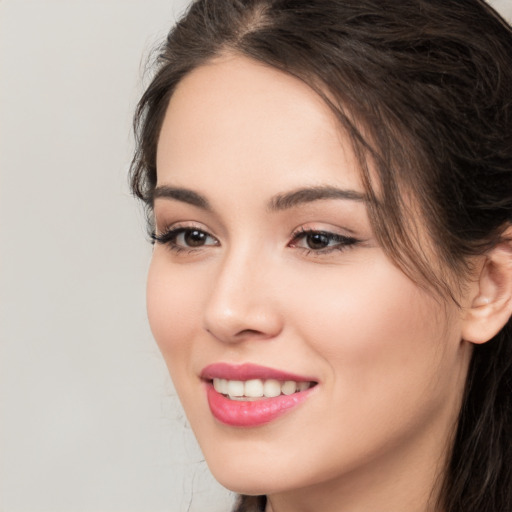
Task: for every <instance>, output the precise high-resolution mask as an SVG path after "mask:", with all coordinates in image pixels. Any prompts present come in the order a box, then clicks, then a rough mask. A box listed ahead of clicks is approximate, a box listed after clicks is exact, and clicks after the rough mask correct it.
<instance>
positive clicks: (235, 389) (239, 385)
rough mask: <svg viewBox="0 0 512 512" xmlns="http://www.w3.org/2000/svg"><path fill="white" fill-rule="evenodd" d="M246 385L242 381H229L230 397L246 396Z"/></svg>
mask: <svg viewBox="0 0 512 512" xmlns="http://www.w3.org/2000/svg"><path fill="white" fill-rule="evenodd" d="M244 388H245V386H244V383H243V382H242V381H241V380H228V393H227V394H228V395H229V396H244V391H245V390H244Z"/></svg>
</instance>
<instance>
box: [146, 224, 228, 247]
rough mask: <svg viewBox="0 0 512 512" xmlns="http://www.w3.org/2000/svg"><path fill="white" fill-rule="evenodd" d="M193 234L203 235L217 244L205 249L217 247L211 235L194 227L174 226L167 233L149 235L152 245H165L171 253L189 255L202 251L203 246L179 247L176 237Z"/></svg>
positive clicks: (207, 245)
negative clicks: (186, 253) (187, 253)
mask: <svg viewBox="0 0 512 512" xmlns="http://www.w3.org/2000/svg"><path fill="white" fill-rule="evenodd" d="M194 232H196V233H198V234H201V235H205V236H206V237H209V238H212V239H213V240H215V241H216V242H217V243H215V244H206V247H209V246H215V245H218V241H217V239H216V238H214V237H213V236H212V235H210V234H209V233H208V232H206V231H205V230H203V229H200V228H196V227H194V226H186V227H185V226H176V227H174V228H170V229H168V230H167V231H164V232H163V233H160V234H158V235H157V234H156V233H155V232H153V233H151V240H152V243H157V244H161V245H166V246H167V247H168V248H169V249H170V250H171V251H174V252H177V253H179V252H183V251H186V252H189V253H191V252H194V251H197V250H200V249H202V248H203V247H205V245H200V246H198V247H190V246H184V245H180V244H178V243H176V239H177V238H178V236H180V235H182V234H187V233H189V234H190V233H194Z"/></svg>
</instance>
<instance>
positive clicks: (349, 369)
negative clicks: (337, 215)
mask: <svg viewBox="0 0 512 512" xmlns="http://www.w3.org/2000/svg"><path fill="white" fill-rule="evenodd" d="M350 270H351V271H350V272H348V271H347V272H340V273H339V276H337V275H336V274H335V273H331V275H330V276H329V279H327V277H325V278H323V277H322V275H320V274H318V275H317V276H315V278H316V279H315V286H312V285H311V284H312V283H309V286H306V287H305V288H304V290H303V291H302V292H301V291H300V290H295V292H296V293H294V294H293V296H292V294H290V297H289V299H288V301H289V305H290V307H292V308H293V309H294V313H293V316H295V318H297V319H300V329H301V337H302V338H303V339H305V340H308V343H309V344H310V347H311V349H312V350H313V351H315V352H316V353H317V355H319V356H320V357H321V358H322V359H323V360H324V361H325V362H326V363H327V365H326V366H327V367H328V368H329V377H330V379H329V382H332V386H333V388H334V389H336V390H339V392H340V398H341V399H342V400H343V401H345V402H346V403H349V402H351V401H352V400H356V401H357V402H358V404H359V405H362V403H363V402H366V403H367V404H368V408H367V409H366V410H374V411H378V410H381V411H382V413H383V414H385V410H384V409H385V407H388V406H390V405H391V406H392V405H393V404H392V402H393V401H398V402H399V401H403V400H406V401H408V402H412V401H414V400H415V398H414V397H415V396H416V397H417V396H422V395H425V394H427V395H429V396H431V397H432V398H433V399H435V398H439V397H440V396H441V395H442V394H443V389H444V386H446V385H449V382H448V381H449V379H450V377H449V375H450V368H453V367H454V366H456V365H457V357H458V356H459V354H458V352H457V349H458V346H459V343H458V333H457V322H456V321H454V318H452V317H451V315H450V313H449V311H447V310H445V309H444V307H442V306H440V305H439V304H438V303H437V302H436V300H435V299H434V298H433V297H432V296H430V295H429V294H428V293H427V292H424V291H423V290H421V289H420V288H418V286H417V285H416V284H414V283H412V282H411V281H410V280H409V279H408V278H407V277H406V276H404V275H403V273H402V272H400V271H399V270H398V269H396V268H395V267H394V266H392V265H391V264H389V262H387V261H384V260H382V261H380V260H374V261H373V262H372V263H371V264H368V265H364V266H361V268H359V269H355V268H354V267H351V269H350ZM297 297H299V298H297ZM452 375H453V373H452ZM354 397H356V398H354ZM386 400H389V403H387V404H385V403H384V402H385V401H386ZM392 408H393V407H392ZM358 409H359V410H363V409H364V408H362V407H359V408H358Z"/></svg>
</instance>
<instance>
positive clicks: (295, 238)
mask: <svg viewBox="0 0 512 512" xmlns="http://www.w3.org/2000/svg"><path fill="white" fill-rule="evenodd" d="M193 232H195V233H197V234H199V235H201V236H204V237H206V238H211V239H213V240H215V243H213V244H203V245H199V246H197V247H191V246H185V245H180V244H178V243H177V241H176V240H177V238H178V236H180V235H185V234H187V233H188V234H191V233H193ZM308 237H323V239H324V240H325V241H326V242H327V243H328V244H331V243H332V242H334V245H327V246H326V247H323V248H318V249H314V248H312V247H298V242H300V241H301V240H307V238H308ZM151 240H152V243H157V244H161V245H166V246H168V248H169V249H170V250H172V251H174V252H176V253H180V252H183V251H186V252H188V253H192V252H195V251H198V250H201V249H203V248H204V247H211V246H217V245H219V242H218V240H217V239H216V238H215V237H213V236H212V235H210V234H209V233H208V232H207V231H204V230H203V229H199V228H196V227H193V226H187V227H184V226H177V227H174V228H170V229H168V230H167V231H164V232H163V233H161V234H156V233H155V232H153V233H152V234H151ZM360 242H361V241H360V240H358V239H357V238H354V237H349V236H345V235H340V234H337V233H331V232H329V231H322V230H314V229H305V228H300V229H299V230H297V231H295V232H294V233H293V234H292V237H291V241H290V242H289V244H288V247H293V248H297V249H299V250H302V251H305V253H306V254H307V255H309V254H313V255H323V254H329V253H332V252H335V251H345V250H347V249H348V248H350V247H352V246H354V245H356V244H358V243H360Z"/></svg>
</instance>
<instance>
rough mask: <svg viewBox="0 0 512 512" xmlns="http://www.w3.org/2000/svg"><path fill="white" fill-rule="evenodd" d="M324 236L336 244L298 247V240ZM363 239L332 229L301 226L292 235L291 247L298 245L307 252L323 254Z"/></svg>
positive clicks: (345, 247)
mask: <svg viewBox="0 0 512 512" xmlns="http://www.w3.org/2000/svg"><path fill="white" fill-rule="evenodd" d="M312 236H316V237H324V238H325V239H327V242H328V243H331V242H334V243H335V245H332V246H330V245H328V246H326V247H324V248H321V249H313V248H311V247H309V248H307V247H297V246H296V244H297V242H298V241H301V240H305V239H307V237H312ZM360 242H361V240H358V239H357V238H354V237H351V236H345V235H340V234H338V233H331V232H330V231H322V230H315V229H305V228H300V229H299V230H298V231H295V232H294V233H293V235H292V241H291V242H290V244H289V246H290V247H297V248H298V249H302V250H304V251H306V254H308V255H309V254H313V255H322V254H329V253H332V252H335V251H345V250H347V249H348V248H350V247H352V246H354V245H356V244H358V243H360Z"/></svg>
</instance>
